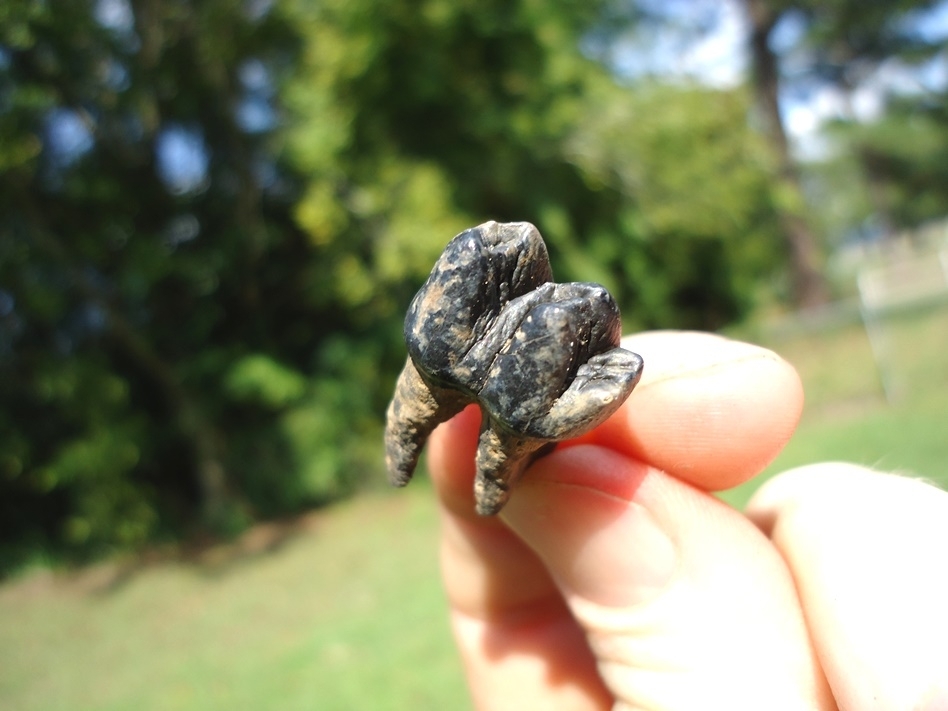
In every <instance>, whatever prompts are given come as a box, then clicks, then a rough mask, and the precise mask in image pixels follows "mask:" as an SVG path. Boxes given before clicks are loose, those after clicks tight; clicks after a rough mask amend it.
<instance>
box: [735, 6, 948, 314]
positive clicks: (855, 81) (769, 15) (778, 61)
mask: <svg viewBox="0 0 948 711" xmlns="http://www.w3.org/2000/svg"><path fill="white" fill-rule="evenodd" d="M742 3H743V5H744V8H745V11H746V14H747V16H748V18H749V20H750V24H751V32H750V34H749V46H750V56H751V61H752V68H753V87H754V93H755V96H756V104H757V107H758V110H759V113H760V116H761V118H762V120H763V125H764V129H765V133H766V135H767V136H768V137H769V140H770V144H771V146H772V148H773V152H774V155H775V156H776V157H777V160H778V164H779V172H778V176H779V180H780V181H781V183H782V184H783V185H784V191H783V192H784V194H785V196H786V199H785V200H784V202H783V205H782V208H781V215H782V219H783V224H784V234H785V235H786V239H787V243H788V245H789V247H790V255H791V258H792V262H793V264H794V273H795V280H794V281H795V283H794V291H795V294H796V301H797V303H799V304H801V305H816V304H818V303H820V302H821V301H823V300H825V298H826V297H827V295H828V292H827V290H826V285H825V281H824V279H823V277H822V275H821V273H820V264H821V261H822V260H821V257H820V245H819V241H818V240H817V238H816V237H815V236H814V234H813V232H812V224H811V221H810V220H808V219H807V217H806V214H805V212H806V208H805V203H804V200H803V190H802V187H801V178H800V171H799V167H798V165H797V164H796V161H795V160H794V159H793V157H792V156H791V152H790V146H789V141H788V139H787V132H786V128H785V126H784V119H783V114H782V111H781V98H780V97H781V92H782V91H783V92H789V91H790V90H791V88H792V87H791V85H792V86H793V87H796V90H797V91H800V92H803V93H806V92H808V91H809V92H812V91H813V89H814V87H818V86H825V85H830V86H832V87H834V88H836V89H837V90H838V91H840V92H842V93H843V94H844V95H851V94H852V93H853V92H854V91H855V90H856V89H858V88H860V87H861V86H862V85H863V84H864V83H865V82H866V81H867V80H869V79H870V78H871V77H872V76H873V74H874V73H876V72H877V71H878V70H879V68H880V67H881V66H882V65H883V64H884V63H890V64H892V63H893V62H898V63H902V64H903V65H905V66H916V67H917V66H920V65H922V64H924V63H925V62H928V61H930V60H931V59H932V58H933V57H934V56H936V55H938V54H939V53H941V52H943V50H944V38H940V37H936V36H935V35H933V34H931V33H928V32H926V31H924V28H923V27H921V25H923V24H924V22H925V19H924V14H925V13H926V12H928V11H930V10H932V9H933V8H935V7H936V6H938V5H939V4H940V2H939V0H898V1H881V0H880V1H875V2H865V1H862V0H836V1H834V2H820V1H817V0H742ZM791 24H792V25H795V26H796V27H797V32H795V33H793V34H795V36H796V37H795V41H792V42H789V43H785V44H786V46H784V47H781V48H780V49H779V52H778V50H777V49H775V37H774V36H775V32H776V30H777V29H778V27H780V26H781V25H783V26H784V29H786V27H787V26H789V25H791ZM791 67H792V68H791ZM917 98H920V99H921V100H922V102H925V101H927V99H926V98H924V97H917ZM904 108H905V106H904V103H903V112H902V114H903V115H904ZM885 123H886V124H887V127H888V128H891V124H892V122H891V121H887V122H885ZM887 127H886V126H880V127H878V129H877V130H874V131H873V132H871V133H867V132H865V131H861V132H858V133H859V135H860V136H861V138H860V139H859V140H858V141H857V143H858V145H856V143H850V144H849V148H850V149H853V148H855V151H856V153H857V154H858V155H860V156H861V164H862V167H863V185H865V186H867V187H868V189H869V192H870V195H873V196H875V201H876V204H877V207H878V208H879V210H880V211H881V217H882V219H883V221H886V220H887V219H888V218H887V216H886V215H885V211H886V207H885V206H884V205H883V204H881V203H880V202H879V198H880V197H881V195H882V192H883V191H881V190H880V189H879V186H880V184H881V174H882V172H884V171H883V167H882V166H883V165H885V166H888V167H889V168H893V167H894V166H895V165H897V164H898V165H903V166H904V165H905V162H904V158H906V157H907V156H906V155H905V154H904V152H901V153H902V155H901V156H900V157H897V156H894V155H892V154H891V153H890V152H889V148H891V147H893V146H892V144H891V143H887V141H886V139H885V137H884V134H885V133H887ZM853 136H854V137H855V134H853ZM873 136H875V137H878V138H879V139H880V142H878V143H874V140H873V138H872V137H873ZM904 145H906V144H903V147H904ZM897 153H898V151H897ZM884 155H890V156H891V157H892V158H893V160H888V159H885V158H883V156H884ZM919 168H920V172H921V173H930V171H927V170H926V169H925V168H923V167H921V166H919ZM837 173H838V171H837ZM901 175H902V177H907V176H906V175H905V172H904V171H902V173H901ZM903 184H906V183H903ZM839 189H842V186H839ZM833 192H836V191H833Z"/></svg>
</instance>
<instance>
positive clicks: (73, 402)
mask: <svg viewBox="0 0 948 711" xmlns="http://www.w3.org/2000/svg"><path fill="white" fill-rule="evenodd" d="M635 16H636V15H635V13H626V12H623V10H622V3H617V2H607V1H606V0H602V1H601V2H593V3H588V2H584V3H580V2H575V1H574V0H519V1H518V2H513V3H511V2H506V1H503V0H488V1H487V2H483V1H481V2H477V3H474V2H473V1H472V0H463V1H461V2H449V1H448V0H424V1H423V2H421V3H419V2H413V1H412V2H410V1H409V0H393V1H392V2H387V3H376V2H370V1H369V0H345V1H344V0H325V2H321V3H318V4H313V3H306V2H302V1H301V0H282V1H278V2H273V3H268V2H263V3H243V4H238V5H236V6H235V4H234V3H230V2H226V1H225V0H207V2H202V3H196V2H195V3H187V2H170V1H168V0H165V1H161V0H158V1H156V0H148V1H146V0H133V1H128V0H99V1H98V2H96V3H89V2H84V1H80V0H63V2H59V3H56V7H55V9H54V8H53V7H52V4H49V3H34V2H30V1H28V0H11V2H8V3H5V4H4V6H3V8H2V9H0V137H2V142H0V400H2V403H3V408H0V521H2V523H0V526H2V532H0V534H2V540H3V541H4V544H3V546H2V549H0V567H3V566H8V565H12V564H15V563H16V562H17V561H22V560H23V559H25V558H27V557H28V556H30V555H33V554H34V553H35V552H36V550H38V549H39V550H42V549H48V550H52V551H54V552H63V551H65V552H67V553H69V554H70V555H75V556H84V555H89V554H95V553H99V552H102V551H108V550H112V549H114V548H116V547H126V546H135V545H140V544H141V543H142V542H144V541H147V540H151V539H154V538H155V537H161V536H177V535H181V534H183V533H188V532H192V531H197V530H207V529H211V530H216V531H223V532H228V531H234V530H236V529H239V528H240V527H241V526H243V525H245V524H246V523H247V522H248V521H251V520H254V519H256V518H259V517H261V516H270V515H276V514H279V513H283V512H287V511H293V510H298V509H301V508H303V507H307V506H312V505H317V504H321V503H325V502H328V501H331V500H333V499H335V498H338V497H340V496H344V495H346V494H347V493H349V492H351V491H353V490H354V489H355V488H356V487H357V486H359V485H361V484H362V483H364V482H365V481H367V480H369V479H371V478H372V477H373V476H378V475H379V473H380V469H381V463H380V458H381V457H380V446H379V440H380V438H379V431H380V427H381V415H382V412H383V411H384V407H385V404H386V401H387V399H388V396H389V394H390V392H391V387H392V384H393V382H394V378H395V375H396V374H397V371H398V368H399V366H400V365H401V361H402V359H403V358H404V346H403V343H402V337H401V329H402V326H401V319H402V315H403V313H404V310H405V307H406V305H407V303H408V301H409V300H410V298H411V296H412V294H413V293H414V291H415V290H416V289H417V288H418V286H419V285H420V283H421V281H422V280H423V279H424V278H425V276H426V274H427V272H428V270H429V268H430V266H431V264H432V262H433V261H434V259H435V258H436V256H437V254H438V253H439V252H440V250H441V249H442V247H443V245H444V244H445V243H446V241H447V240H448V239H450V237H451V236H453V235H454V234H455V233H456V232H458V231H460V230H461V229H463V228H465V227H468V226H470V225H473V224H477V223H478V222H481V221H484V220H487V219H496V220H529V221H532V222H534V223H536V224H537V225H538V226H539V227H540V229H541V231H542V232H543V233H544V234H545V235H546V236H547V237H548V240H549V242H550V248H551V256H552V259H553V262H554V268H555V270H556V273H557V276H558V278H559V279H561V280H571V279H588V280H598V281H603V282H605V283H606V284H607V285H608V286H610V287H611V288H613V289H614V290H615V292H616V295H617V297H618V298H619V300H620V301H621V303H622V305H623V307H624V308H625V313H626V322H627V328H635V327H641V326H652V325H661V326H669V327H675V326H682V327H716V326H719V325H721V324H723V323H726V322H728V321H730V320H733V319H735V318H737V317H739V316H740V315H741V314H743V313H745V312H746V311H747V309H748V308H750V306H751V305H752V303H753V301H754V298H755V297H756V296H757V294H758V292H759V291H761V290H762V289H764V288H767V287H766V284H767V282H768V281H770V280H771V279H772V277H773V275H774V274H775V273H777V271H778V268H779V260H780V256H781V255H780V254H779V250H778V249H777V248H776V247H775V243H776V240H775V239H774V237H773V235H774V233H775V230H776V227H775V225H776V222H775V205H776V196H775V194H774V191H773V190H772V185H771V183H770V179H769V177H768V176H770V175H771V173H772V169H771V167H770V166H768V163H767V160H766V159H765V157H764V154H763V152H762V151H761V149H760V143H759V140H758V138H757V137H756V136H755V135H754V134H753V133H752V132H751V131H750V130H749V129H748V128H747V124H746V121H745V114H746V112H747V111H748V101H747V97H746V95H745V93H744V92H743V91H742V90H734V91H716V90H711V89H707V88H701V87H697V86H660V85H648V86H640V87H628V86H621V85H619V84H617V83H616V82H615V81H614V80H613V78H611V77H610V76H609V75H608V74H607V72H606V70H605V69H604V68H603V67H602V66H601V65H600V64H598V63H597V62H596V61H594V60H593V59H591V58H589V57H587V56H585V55H584V54H583V53H582V51H581V49H580V48H581V47H582V46H584V41H585V40H584V38H586V37H587V36H588V34H589V33H591V32H598V33H600V35H602V33H603V32H604V29H603V24H602V23H603V18H605V17H611V18H619V19H622V21H627V22H632V21H634V19H635ZM623 18H624V19H623ZM606 34H608V33H606ZM603 36H604V35H603Z"/></svg>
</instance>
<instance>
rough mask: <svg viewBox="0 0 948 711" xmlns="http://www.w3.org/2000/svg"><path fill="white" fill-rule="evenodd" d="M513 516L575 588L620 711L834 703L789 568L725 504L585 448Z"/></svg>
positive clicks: (523, 494)
mask: <svg viewBox="0 0 948 711" xmlns="http://www.w3.org/2000/svg"><path fill="white" fill-rule="evenodd" d="M502 515H503V517H504V519H505V521H506V523H507V524H508V525H509V526H510V528H512V529H513V530H514V531H515V532H516V533H517V534H518V535H519V536H520V537H521V538H522V539H523V541H525V542H526V543H527V545H529V546H530V547H531V548H532V549H533V550H534V551H535V552H536V553H537V555H538V556H539V557H540V558H541V560H542V561H543V563H544V564H545V566H546V567H547V568H548V570H549V571H550V573H551V575H552V577H553V579H554V580H555V582H556V584H557V585H558V586H559V587H560V589H561V590H562V593H563V596H564V598H565V599H566V601H567V603H568V604H569V606H570V609H571V610H572V613H573V615H574V617H575V618H576V620H577V622H578V623H579V625H580V626H581V627H582V628H583V630H584V631H585V633H586V636H587V638H588V640H589V644H590V647H591V649H592V651H593V653H594V655H595V656H596V659H597V663H598V667H599V672H600V674H601V676H602V678H603V679H604V680H605V682H606V684H607V686H608V687H609V689H610V691H611V692H612V693H613V694H614V695H615V697H616V699H617V700H618V702H619V703H618V705H617V706H616V707H615V708H617V709H619V708H626V707H627V708H630V709H631V708H650V709H667V710H671V709H694V708H707V707H708V706H709V704H710V705H711V706H713V707H716V708H728V709H760V708H769V709H782V708H786V709H834V708H835V703H834V701H833V699H832V696H831V694H830V692H829V690H828V687H827V685H826V682H825V679H824V678H823V675H822V672H821V670H820V668H819V666H818V664H817V662H816V659H815V655H814V652H813V649H812V646H811V643H810V640H809V635H808V633H807V629H806V625H805V622H804V619H803V615H802V612H801V609H800V605H799V602H798V599H797V596H796V592H795V590H794V586H793V581H792V579H791V577H790V575H789V573H788V571H787V569H786V567H785V565H784V563H783V561H782V559H781V558H780V556H779V555H778V553H777V551H776V549H775V548H774V547H773V546H772V545H771V544H770V543H769V542H768V541H767V540H766V538H765V537H764V536H763V535H762V534H761V533H760V532H759V531H758V529H757V528H755V527H754V526H753V524H751V523H750V522H749V521H748V520H747V519H746V518H745V517H744V516H742V515H741V514H739V513H738V512H736V511H734V510H733V509H730V508H728V507H727V506H725V505H724V504H722V503H721V502H719V501H717V500H716V499H714V498H713V497H711V496H709V495H707V494H706V493H704V492H701V491H699V490H697V489H695V488H693V487H691V486H689V485H688V484H685V483H683V482H681V481H679V480H677V479H674V478H672V477H670V476H668V475H667V474H665V473H663V472H661V471H659V470H657V469H654V468H652V467H649V466H647V465H645V464H642V463H640V462H637V461H636V460H633V459H630V458H629V457H627V456H626V455H624V454H621V453H617V452H615V451H612V450H610V449H606V448H603V447H599V446H596V445H579V446H575V447H570V448H566V449H563V450H560V451H557V452H555V453H553V454H551V455H550V456H548V457H545V458H543V459H541V460H539V461H538V462H537V463H536V464H535V465H534V466H533V468H532V469H531V471H530V474H529V475H528V477H527V478H526V479H525V480H524V481H523V483H522V484H521V485H520V487H519V488H518V490H517V495H516V496H514V497H513V498H512V499H511V501H510V503H509V504H508V506H507V508H506V509H505V510H504V512H503V514H502ZM623 704H624V706H623Z"/></svg>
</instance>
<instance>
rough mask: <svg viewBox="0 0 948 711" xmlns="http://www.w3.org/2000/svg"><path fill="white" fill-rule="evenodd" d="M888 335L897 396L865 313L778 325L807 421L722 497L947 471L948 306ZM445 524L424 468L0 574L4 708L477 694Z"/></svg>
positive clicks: (182, 706) (220, 705) (384, 710)
mask: <svg viewBox="0 0 948 711" xmlns="http://www.w3.org/2000/svg"><path fill="white" fill-rule="evenodd" d="M886 338H887V340H886V347H887V348H888V349H889V355H888V358H889V361H888V362H890V363H891V364H892V372H891V373H890V376H891V377H892V378H893V382H895V383H897V385H898V389H899V394H900V397H899V399H898V400H896V401H895V402H894V404H887V403H886V401H885V398H884V397H883V394H882V390H881V388H880V385H879V376H878V372H877V370H876V367H875V365H874V361H873V358H872V352H871V350H870V349H869V343H868V340H867V338H866V335H865V333H864V331H863V330H862V328H861V327H860V326H858V325H853V326H847V327H843V328H837V329H834V330H832V331H824V332H821V333H812V332H811V333H800V334H797V335H794V336H790V337H786V336H785V337H782V338H780V339H774V340H773V341H772V342H768V343H767V344H768V345H770V346H771V347H773V348H775V349H776V350H777V351H778V352H780V353H782V354H783V355H784V356H785V357H786V358H788V359H789V360H790V361H791V362H793V363H794V364H795V365H796V366H797V368H798V369H799V370H800V372H801V374H802V376H803V379H804V382H805V385H806V388H807V393H808V404H807V408H806V412H805V414H804V418H803V423H802V425H801V427H800V430H799V432H798V433H797V435H796V436H795V437H794V439H793V440H792V441H791V443H790V445H789V446H788V447H787V449H786V450H785V452H784V453H783V454H782V455H781V456H780V458H779V459H778V461H777V462H775V463H774V464H773V465H772V466H771V467H770V468H769V469H768V471H767V472H766V473H765V474H764V476H763V477H760V478H759V479H758V480H755V481H754V482H751V483H749V484H748V485H747V486H744V487H741V488H740V489H738V490H736V491H733V492H728V493H727V494H726V495H725V498H727V499H728V500H729V501H731V502H732V503H734V504H736V505H742V503H743V502H744V501H746V499H747V497H748V496H749V495H750V493H751V492H752V491H753V489H754V488H756V486H758V485H759V483H760V481H762V480H763V479H765V478H766V477H767V476H770V475H772V474H773V473H775V472H777V471H780V470H782V469H785V468H788V467H791V466H795V465H798V464H805V463H808V462H813V461H819V460H826V459H847V460H851V461H858V462H862V463H865V464H870V465H877V466H879V467H881V468H885V469H897V470H907V471H914V472H916V473H919V474H924V475H926V476H928V477H929V478H932V479H936V480H938V481H939V482H940V483H941V484H942V485H946V484H948V350H946V347H945V346H946V344H948V309H941V310H940V311H927V312H920V313H916V314H909V315H906V316H903V317H900V318H899V319H898V320H896V321H893V322H892V323H891V324H889V328H888V330H887V333H886ZM764 340H765V342H766V339H764ZM436 529H437V518H436V514H435V510H434V504H433V495H432V492H431V491H430V487H429V485H428V484H427V483H426V482H425V480H424V479H420V480H419V481H417V482H415V483H414V484H413V485H412V486H410V487H408V488H407V489H406V490H405V491H400V492H392V493H388V494H383V493H370V494H367V495H365V496H362V497H360V498H359V499H357V500H355V501H351V502H348V503H345V504H342V505H339V506H336V507H334V508H332V509H331V510H328V511H325V512H319V513H315V514H312V515H310V516H307V517H304V518H302V519H300V520H297V521H293V522H289V523H285V524H281V525H271V526H261V527H258V528H256V529H254V530H253V531H251V532H250V533H248V534H247V535H246V536H244V537H243V538H242V539H241V540H239V541H237V542H236V543H234V544H230V545H226V546H218V547H216V548H212V549H210V550H206V551H203V552H200V553H193V554H190V555H182V554H174V555H172V554H168V555H166V556H160V555H156V556H154V557H153V558H154V559H153V560H150V561H148V562H146V563H143V564H142V563H138V564H133V563H123V562H121V561H118V562H115V561H113V562H109V563H105V564H102V565H99V566H94V567H91V568H88V569H85V570H81V571H78V572H73V573H52V572H48V571H36V572H33V573H32V574H27V575H24V576H22V577H20V578H18V579H17V580H14V581H10V582H7V583H5V584H3V585H2V586H0V708H3V709H5V710H6V711H39V710H44V711H52V710H54V709H68V710H69V711H76V710H79V711H81V710H84V709H90V710H91V709H96V710H105V711H109V710H116V711H117V710H119V709H132V710H134V711H150V710H151V709H154V710H155V711H158V710H159V709H160V710H161V711H178V710H180V711H186V710H187V711H190V710H193V711H198V710H200V711H213V710H214V709H227V710H228V711H230V710H231V709H234V708H246V709H255V710H257V711H265V710H266V709H280V711H293V710H295V709H301V710H302V709H307V710H312V709H318V710H319V711H337V710H338V711H350V710H352V709H372V710H373V711H394V710H396V709H399V710H406V711H407V710H409V709H410V710H424V709H464V708H470V705H469V702H468V701H467V692H466V688H465V686H464V682H463V679H462V676H461V672H460V667H459V663H458V660H457V657H456V655H455V651H454V648H453V645H452V642H451V638H450V632H449V630H448V625H447V619H446V613H445V603H444V599H443V597H442V593H441V589H440V584H439V582H438V572H437V550H436V545H437V544H436Z"/></svg>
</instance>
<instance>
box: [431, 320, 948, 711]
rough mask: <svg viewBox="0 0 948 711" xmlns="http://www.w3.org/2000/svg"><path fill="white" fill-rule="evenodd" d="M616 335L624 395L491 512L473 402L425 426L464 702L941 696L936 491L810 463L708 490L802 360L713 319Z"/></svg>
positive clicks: (781, 419) (741, 455) (779, 426)
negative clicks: (477, 478)
mask: <svg viewBox="0 0 948 711" xmlns="http://www.w3.org/2000/svg"><path fill="white" fill-rule="evenodd" d="M623 345H624V346H625V347H626V348H629V349H631V350H633V351H635V352H637V353H639V354H641V355H642V356H643V358H644V360H645V373H644V375H643V377H642V380H641V382H640V383H639V385H638V387H637V389H636V391H635V392H634V393H633V395H632V397H631V398H630V399H629V401H628V402H627V403H626V404H625V405H624V406H623V407H622V408H621V409H620V410H619V411H617V412H616V413H615V415H613V416H612V417H611V418H610V419H609V420H608V421H607V422H605V423H604V424H603V425H601V426H600V427H598V428H597V429H595V430H594V431H592V432H591V433H589V434H588V435H586V436H584V437H583V438H581V439H578V440H573V441H570V442H566V443H562V444H561V445H560V446H559V447H558V448H557V450H556V451H555V452H553V453H552V454H550V455H548V456H546V457H543V458H542V459H540V460H538V461H537V462H536V463H534V464H533V466H532V467H531V468H530V469H529V470H528V472H527V474H526V475H525V477H524V479H523V481H521V483H520V484H519V485H518V486H517V488H516V489H515V490H514V492H513V495H512V497H511V499H510V501H509V503H508V504H507V507H506V508H505V509H504V511H503V512H502V513H501V514H500V516H499V517H493V518H485V517H480V516H478V515H477V514H476V513H475V510H474V504H473V497H472V487H471V484H472V481H473V478H474V452H475V449H476V446H477V432H478V426H479V420H480V416H479V413H478V411H477V409H476V408H468V409H467V410H465V411H464V412H462V413H461V414H460V415H458V416H457V417H455V418H454V419H452V420H451V421H449V422H447V423H445V424H443V425H442V426H440V427H439V428H438V429H437V430H436V431H435V433H434V434H433V436H432V439H431V441H430V443H429V447H430V449H429V468H430V471H431V475H432V479H433V481H434V483H435V485H436V487H437V490H438V495H439V501H440V504H441V513H442V539H441V558H442V569H443V575H444V584H445V589H446V592H447V596H448V600H449V604H450V608H451V621H452V626H453V629H454V633H455V638H456V640H457V644H458V647H459V650H460V652H461V656H462V659H463V662H464V666H465V670H466V673H467V676H468V681H469V685H470V688H471V694H472V697H473V700H474V703H475V706H476V708H478V709H482V710H483V709H489V710H491V711H495V710H501V709H549V710H551V711H558V710H560V709H563V710H565V709H569V710H571V711H573V710H576V711H580V710H586V709H610V708H612V709H617V710H629V709H656V710H658V709H661V710H666V709H667V710H671V709H696V708H704V709H708V708H710V709H715V708H722V709H725V708H726V709H735V710H739V709H762V708H767V709H835V708H837V707H838V708H842V709H860V710H862V709H924V710H925V711H928V710H929V709H940V708H946V709H948V684H946V677H948V672H946V670H948V642H946V640H948V612H946V611H948V606H946V605H945V604H944V602H942V601H943V600H945V599H948V575H946V573H945V568H946V567H948V566H945V565H944V561H945V554H944V543H943V542H944V541H945V540H948V501H946V500H948V495H946V494H944V493H943V492H940V491H938V490H937V489H934V488H933V487H929V486H927V485H925V484H922V483H919V482H915V481H911V480H907V479H904V478H900V477H892V476H886V475H881V474H875V473H872V472H868V471H866V470H863V469H859V468H855V467H852V466H850V465H823V466H822V467H817V468H810V469H807V470H802V471H796V472H790V473H788V474H785V475H783V476H778V477H777V478H776V479H774V480H772V481H771V482H770V483H769V484H768V485H765V487H764V488H763V489H762V490H761V491H760V492H759V493H758V495H757V496H756V497H755V498H754V499H753V500H752V502H751V504H750V506H749V508H748V511H747V512H746V513H742V512H738V511H735V510H734V509H732V508H730V507H728V506H726V505H724V504H723V503H721V502H720V501H718V500H717V499H716V498H714V497H713V496H712V495H711V494H709V493H708V492H710V491H717V490H721V489H726V488H729V487H732V486H734V485H736V484H738V483H741V482H743V481H745V480H747V479H749V478H751V477H753V476H755V475H756V474H758V473H759V472H760V471H761V470H762V469H763V468H764V467H765V466H766V465H767V464H768V463H769V462H770V461H771V460H772V459H773V458H774V457H775V456H776V454H777V453H778V452H779V451H780V449H781V448H782V447H783V445H784V444H785V443H786V441H787V440H788V439H789V437H790V436H791V434H792V432H793V429H794V428H795V426H796V423H797V420H798V418H799V415H800V411H801V409H802V403H803V393H802V388H801V385H800V381H799V378H798V376H797V374H796V372H795V371H794V370H793V368H792V367H791V366H790V365H789V364H788V363H786V362H785V361H783V360H781V359H780V358H779V357H777V356H776V355H774V354H773V353H771V352H770V351H767V350H764V349H761V348H758V347H755V346H751V345H748V344H742V343H737V342H734V341H729V340H726V339H723V338H720V337H717V336H712V335H708V334H697V333H678V332H656V333H647V334H640V335H637V336H635V337H632V338H629V339H626V340H625V341H624V343H623ZM933 561H941V564H938V565H935V564H933ZM889 565H891V566H892V568H891V569H892V570H894V571H896V574H895V577H893V576H890V575H888V574H887V572H885V571H886V570H887V568H886V566H889ZM909 598H911V599H909ZM903 622H905V623H904V624H903Z"/></svg>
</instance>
